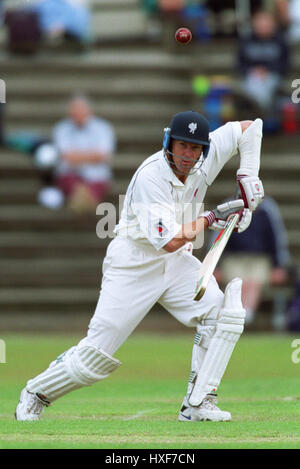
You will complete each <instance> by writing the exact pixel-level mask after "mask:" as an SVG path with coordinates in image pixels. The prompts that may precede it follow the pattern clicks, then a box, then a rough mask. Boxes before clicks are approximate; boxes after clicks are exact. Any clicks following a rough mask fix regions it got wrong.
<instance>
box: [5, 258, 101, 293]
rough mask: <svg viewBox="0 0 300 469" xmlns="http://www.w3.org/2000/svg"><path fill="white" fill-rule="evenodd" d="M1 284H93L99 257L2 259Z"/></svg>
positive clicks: (98, 274)
mask: <svg viewBox="0 0 300 469" xmlns="http://www.w3.org/2000/svg"><path fill="white" fill-rule="evenodd" d="M1 265H2V268H3V272H5V275H3V276H1V278H0V286H1V287H30V286H35V287H37V286H39V287H43V286H45V287H46V286H49V287H55V286H57V287H59V286H60V287H68V286H69V287H83V286H90V287H97V286H99V282H100V279H101V275H102V274H101V268H102V257H101V256H98V259H97V258H96V257H90V258H85V257H82V256H81V257H80V259H73V258H71V259H65V258H57V259H53V258H51V259H32V260H28V261H27V262H24V260H6V261H5V260H4V261H2V262H1Z"/></svg>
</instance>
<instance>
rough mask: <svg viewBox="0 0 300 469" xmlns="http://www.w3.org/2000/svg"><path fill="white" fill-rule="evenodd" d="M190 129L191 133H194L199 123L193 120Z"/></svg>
mask: <svg viewBox="0 0 300 469" xmlns="http://www.w3.org/2000/svg"><path fill="white" fill-rule="evenodd" d="M189 129H190V133H191V134H194V133H195V131H196V129H197V124H196V123H195V122H191V123H190V124H189Z"/></svg>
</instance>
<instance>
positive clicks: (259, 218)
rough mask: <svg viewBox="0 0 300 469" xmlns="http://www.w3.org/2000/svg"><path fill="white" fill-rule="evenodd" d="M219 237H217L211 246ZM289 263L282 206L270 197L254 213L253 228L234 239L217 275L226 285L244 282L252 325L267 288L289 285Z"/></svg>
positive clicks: (246, 307)
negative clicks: (264, 290) (287, 282)
mask: <svg viewBox="0 0 300 469" xmlns="http://www.w3.org/2000/svg"><path fill="white" fill-rule="evenodd" d="M216 236H217V234H214V235H213V237H212V239H211V243H212V242H213V241H214V239H215V238H216ZM289 262H290V255H289V250H288V243H287V236H286V231H285V227H284V224H283V221H282V218H281V215H280V212H279V209H278V206H277V204H276V203H275V201H274V200H273V199H272V198H271V197H266V198H265V199H264V201H263V202H262V204H261V205H260V206H259V207H258V209H257V210H256V211H255V212H253V217H252V222H251V224H250V226H249V228H248V229H247V230H246V231H245V232H244V233H233V234H232V235H231V238H230V239H229V242H228V244H227V246H226V248H225V251H224V253H223V256H222V258H221V261H220V267H218V268H217V269H216V271H215V275H216V277H217V280H219V281H221V282H222V283H224V284H226V283H228V282H229V281H230V280H232V279H233V278H234V277H240V278H242V279H243V289H242V300H243V305H244V307H245V309H246V312H247V316H246V320H247V322H248V324H249V323H250V322H252V321H253V319H254V317H255V313H256V311H257V308H258V306H259V303H260V299H261V295H262V290H263V287H264V286H266V285H270V284H271V285H282V284H284V283H285V282H286V281H287V278H288V274H287V267H288V264H289Z"/></svg>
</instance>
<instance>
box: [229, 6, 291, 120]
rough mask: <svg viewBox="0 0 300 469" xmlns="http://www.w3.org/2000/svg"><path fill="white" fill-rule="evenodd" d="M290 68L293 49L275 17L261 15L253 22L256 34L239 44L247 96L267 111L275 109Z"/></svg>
mask: <svg viewBox="0 0 300 469" xmlns="http://www.w3.org/2000/svg"><path fill="white" fill-rule="evenodd" d="M288 66H289V50H288V47H287V44H286V42H285V39H284V37H283V36H282V35H281V34H280V33H279V30H278V28H277V25H276V22H275V20H274V17H273V15H272V14H271V13H268V12H266V11H259V12H257V13H256V14H255V15H254V16H253V19H252V33H251V34H250V35H249V36H247V37H243V38H242V39H241V40H240V41H239V54H238V68H239V71H240V74H241V76H242V87H243V89H244V91H245V93H247V94H248V96H251V97H252V99H253V100H254V101H255V102H256V103H257V104H258V105H259V106H260V108H261V109H262V110H263V111H265V112H266V111H272V110H273V109H274V106H275V104H276V100H275V98H276V95H277V93H278V90H279V88H280V85H281V82H282V79H283V77H284V76H285V74H286V72H287V71H288Z"/></svg>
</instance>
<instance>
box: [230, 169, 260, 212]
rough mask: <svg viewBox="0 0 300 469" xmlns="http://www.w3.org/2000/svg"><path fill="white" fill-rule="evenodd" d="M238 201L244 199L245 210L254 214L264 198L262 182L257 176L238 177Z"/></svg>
mask: <svg viewBox="0 0 300 469" xmlns="http://www.w3.org/2000/svg"><path fill="white" fill-rule="evenodd" d="M237 183H238V190H237V196H236V198H238V199H243V201H244V204H245V208H248V209H249V210H251V212H253V211H254V210H256V209H257V207H258V206H259V204H261V203H262V201H263V198H264V195H265V194H264V188H263V184H262V182H261V180H260V179H259V178H258V177H256V176H246V175H240V176H238V177H237Z"/></svg>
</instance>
